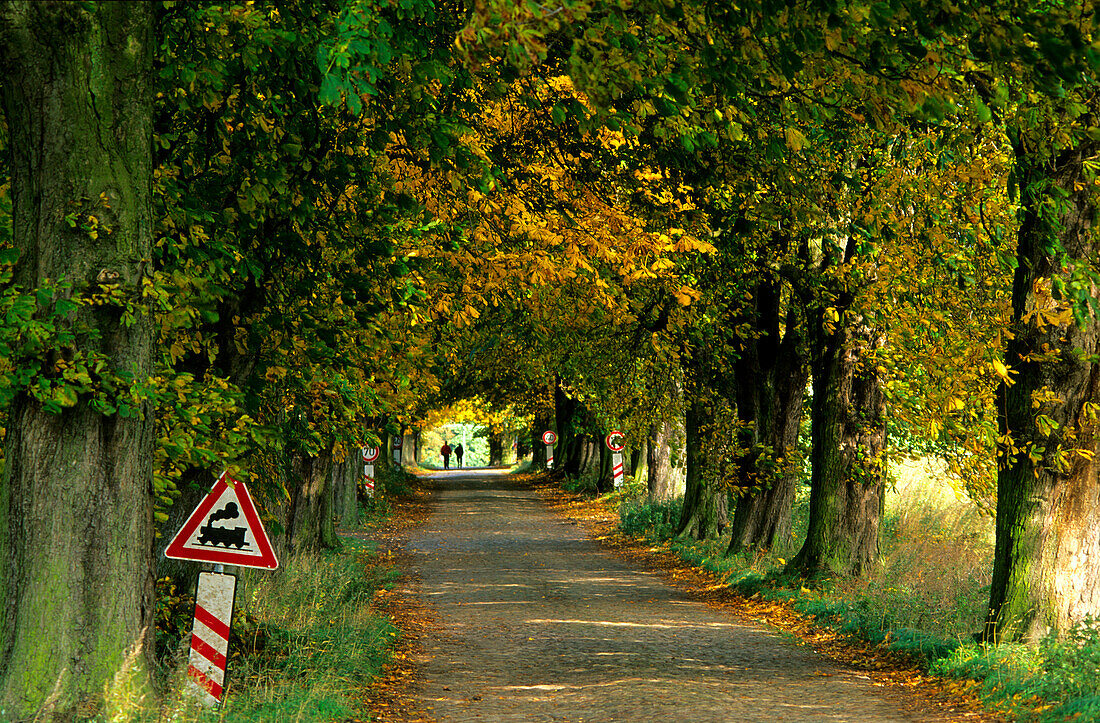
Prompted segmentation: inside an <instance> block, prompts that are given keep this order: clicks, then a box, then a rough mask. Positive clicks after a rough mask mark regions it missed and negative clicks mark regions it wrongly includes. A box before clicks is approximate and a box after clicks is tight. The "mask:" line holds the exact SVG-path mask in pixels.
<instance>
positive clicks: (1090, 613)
mask: <svg viewBox="0 0 1100 723" xmlns="http://www.w3.org/2000/svg"><path fill="white" fill-rule="evenodd" d="M1014 144H1015V147H1016V161H1017V175H1018V177H1019V178H1020V186H1021V189H1022V205H1023V206H1024V217H1023V220H1022V223H1021V225H1020V230H1019V243H1018V249H1017V259H1018V262H1019V266H1018V268H1017V270H1016V275H1015V279H1014V281H1013V293H1012V313H1013V334H1014V338H1013V339H1012V340H1011V341H1010V342H1009V344H1008V348H1007V352H1006V355H1005V362H1006V363H1007V364H1008V365H1009V366H1010V367H1012V370H1013V374H1012V379H1013V382H1014V383H1013V384H1011V385H1006V384H1003V383H1002V385H1001V387H1000V389H999V390H998V393H997V400H998V406H999V408H1000V409H999V411H1000V420H999V422H1000V432H1001V435H1002V445H1001V449H1000V452H1001V455H1002V456H1001V469H1000V472H999V474H998V477H997V524H996V546H995V551H994V566H993V581H992V587H991V590H990V605H989V615H988V619H987V623H986V628H985V631H984V634H985V637H986V638H987V639H991V640H997V641H1000V640H1027V641H1031V642H1037V641H1038V640H1039V639H1041V638H1042V637H1043V636H1044V635H1046V634H1047V633H1048V632H1050V631H1055V632H1058V633H1061V632H1063V631H1065V630H1067V629H1069V628H1070V627H1072V626H1073V625H1074V624H1075V623H1079V622H1081V621H1083V620H1085V619H1086V618H1090V617H1093V618H1094V617H1096V616H1097V615H1100V487H1098V486H1097V483H1096V479H1097V463H1096V461H1095V460H1094V459H1093V458H1092V455H1095V454H1096V453H1097V452H1100V438H1098V436H1097V433H1096V429H1097V412H1098V411H1100V407H1097V406H1096V405H1098V404H1100V364H1097V362H1096V361H1095V359H1096V358H1097V355H1098V354H1100V321H1098V320H1097V318H1096V315H1095V314H1093V313H1091V311H1087V312H1085V318H1084V324H1083V325H1078V324H1077V323H1075V322H1074V321H1073V320H1072V319H1071V318H1068V314H1067V312H1068V311H1069V310H1070V308H1071V304H1072V302H1071V301H1070V299H1068V298H1067V296H1068V294H1067V295H1061V294H1059V293H1058V292H1057V290H1056V288H1057V284H1059V283H1061V282H1064V283H1065V284H1066V288H1067V289H1072V288H1073V284H1074V276H1075V274H1076V273H1077V271H1078V269H1077V266H1078V264H1080V263H1082V262H1081V261H1079V260H1088V259H1093V258H1095V255H1096V250H1097V243H1096V240H1095V230H1094V229H1093V228H1092V225H1093V221H1094V216H1095V206H1094V202H1093V200H1092V193H1093V191H1092V190H1091V188H1090V181H1089V178H1088V177H1087V176H1086V172H1085V162H1086V161H1088V160H1089V159H1091V158H1093V157H1095V155H1096V154H1097V153H1098V152H1100V144H1097V143H1094V142H1088V143H1083V144H1081V145H1079V146H1077V147H1075V148H1072V149H1069V150H1066V151H1062V152H1058V153H1054V152H1051V157H1050V158H1049V160H1047V161H1046V162H1043V161H1041V160H1039V159H1040V158H1041V157H1042V156H1043V155H1044V154H1042V153H1039V152H1038V151H1037V149H1035V148H1033V147H1030V146H1029V144H1028V143H1027V142H1025V141H1024V140H1022V139H1020V138H1016V139H1014ZM1083 263H1088V261H1084V262H1083ZM1087 291H1088V293H1089V295H1091V296H1096V294H1097V292H1096V289H1095V287H1092V288H1089V289H1088V290H1087ZM1059 297H1061V298H1059ZM1009 439H1010V440H1011V442H1008V441H1007V440H1009ZM1074 450H1081V451H1080V452H1078V451H1074Z"/></svg>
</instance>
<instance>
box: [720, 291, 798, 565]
mask: <svg viewBox="0 0 1100 723" xmlns="http://www.w3.org/2000/svg"><path fill="white" fill-rule="evenodd" d="M754 299H755V302H756V311H757V322H756V325H757V328H759V329H761V330H762V331H763V335H762V336H760V337H759V338H757V339H749V340H746V341H745V350H744V352H743V353H742V356H741V359H740V361H739V363H738V367H737V370H736V373H735V377H736V378H735V382H736V384H737V387H738V398H737V415H738V418H739V419H740V420H741V421H742V422H747V423H748V425H749V426H748V427H747V428H746V431H747V434H746V435H745V438H744V440H743V443H744V446H745V448H746V449H747V451H748V454H749V455H750V459H749V460H747V462H748V464H747V465H746V466H745V470H746V472H747V475H748V478H749V479H747V480H745V481H746V482H749V483H752V484H754V485H755V486H753V487H751V488H750V489H749V490H748V491H747V492H746V493H745V494H743V495H742V496H741V497H740V499H738V501H737V509H736V511H735V512H734V515H733V521H732V523H731V525H730V526H731V532H732V535H731V537H730V546H729V550H728V554H731V553H736V552H741V551H743V550H749V549H760V550H769V549H771V547H772V545H774V544H775V543H776V542H780V543H786V542H787V541H788V538H789V536H790V532H791V507H792V506H793V505H794V498H795V491H796V490H797V488H798V481H799V478H800V476H801V471H802V470H801V464H799V463H798V462H799V452H798V433H799V427H800V425H801V423H802V399H803V396H804V395H805V390H806V382H807V379H808V377H809V364H808V360H807V354H806V349H805V343H804V341H803V339H802V327H801V325H800V316H801V314H800V313H799V312H798V307H797V305H796V304H789V308H788V311H787V314H786V317H787V318H786V324H785V326H784V328H783V330H782V331H781V329H780V320H781V319H782V315H781V301H782V299H781V288H780V287H779V283H778V282H777V281H774V280H768V281H764V282H762V283H761V284H760V285H759V287H758V288H757V291H756V294H755V295H754Z"/></svg>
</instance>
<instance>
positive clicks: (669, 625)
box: [524, 618, 742, 630]
mask: <svg viewBox="0 0 1100 723" xmlns="http://www.w3.org/2000/svg"><path fill="white" fill-rule="evenodd" d="M524 622H526V623H530V624H531V625H555V624H557V625H602V626H604V627H611V628H654V629H658V630H661V629H670V630H674V629H680V630H683V629H687V628H740V627H742V626H740V625H737V624H734V623H692V622H687V621H686V620H667V621H662V622H659V623H627V622H616V621H612V620H551V619H545V618H544V619H534V620H525V621H524Z"/></svg>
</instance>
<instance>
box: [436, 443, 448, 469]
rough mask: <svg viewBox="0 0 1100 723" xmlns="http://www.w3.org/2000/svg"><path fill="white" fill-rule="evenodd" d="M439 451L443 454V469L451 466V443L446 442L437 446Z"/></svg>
mask: <svg viewBox="0 0 1100 723" xmlns="http://www.w3.org/2000/svg"><path fill="white" fill-rule="evenodd" d="M439 453H440V454H441V455H443V469H450V468H451V445H449V444H447V443H446V442H444V443H443V446H442V447H440V448H439Z"/></svg>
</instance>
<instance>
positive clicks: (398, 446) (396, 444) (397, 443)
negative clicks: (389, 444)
mask: <svg viewBox="0 0 1100 723" xmlns="http://www.w3.org/2000/svg"><path fill="white" fill-rule="evenodd" d="M404 443H405V439H404V437H394V438H393V448H394V449H401V445H402V444H404Z"/></svg>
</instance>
